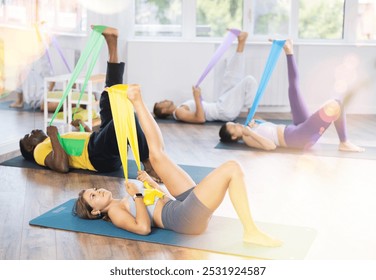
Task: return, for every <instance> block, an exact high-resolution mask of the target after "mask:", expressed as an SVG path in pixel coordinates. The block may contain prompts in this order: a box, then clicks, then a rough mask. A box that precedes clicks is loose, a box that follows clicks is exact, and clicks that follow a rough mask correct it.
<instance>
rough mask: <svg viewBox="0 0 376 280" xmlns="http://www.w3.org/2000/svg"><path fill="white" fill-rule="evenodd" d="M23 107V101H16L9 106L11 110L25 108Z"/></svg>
mask: <svg viewBox="0 0 376 280" xmlns="http://www.w3.org/2000/svg"><path fill="white" fill-rule="evenodd" d="M23 106H24V103H23V101H18V100H17V101H14V102H13V103H11V104H10V105H9V107H10V108H23Z"/></svg>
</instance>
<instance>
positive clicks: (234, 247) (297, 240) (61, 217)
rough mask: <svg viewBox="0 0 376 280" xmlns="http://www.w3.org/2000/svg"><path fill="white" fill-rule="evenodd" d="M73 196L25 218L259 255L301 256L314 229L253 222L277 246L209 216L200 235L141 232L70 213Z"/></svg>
mask: <svg viewBox="0 0 376 280" xmlns="http://www.w3.org/2000/svg"><path fill="white" fill-rule="evenodd" d="M74 201H75V199H71V200H68V201H67V202H65V203H63V204H61V205H59V206H57V207H55V208H53V209H51V210H50V211H48V212H46V213H44V214H42V215H41V216H39V217H37V218H35V219H33V220H31V221H30V222H29V224H30V225H32V226H41V227H47V228H54V229H60V230H67V231H74V232H82V233H88V234H96V235H102V236H108V237H115V238H124V239H130V240H137V241H144V242H151V243H158V244H165V245H172V246H179V247H185V248H192V249H199V250H205V251H211V252H216V253H222V254H230V255H238V256H243V257H252V258H261V259H279V260H281V259H304V258H305V256H306V254H307V252H308V251H309V248H310V246H311V244H312V242H313V241H314V239H315V236H316V232H315V230H313V229H310V228H305V227H297V226H287V225H278V224H268V223H257V225H258V226H259V228H260V229H262V230H264V231H266V232H267V233H268V234H270V235H272V236H274V237H276V238H278V239H280V240H283V242H284V244H283V246H281V247H277V248H268V247H262V246H256V245H250V244H245V243H243V242H242V233H243V230H242V226H241V224H240V221H239V220H237V219H232V218H226V217H218V216H214V217H212V219H211V221H210V223H209V227H208V229H207V231H206V232H205V233H203V234H201V235H185V234H179V233H175V232H173V231H170V230H165V229H159V228H153V229H152V232H151V234H150V235H147V236H143V235H137V234H134V233H130V232H128V231H125V230H122V229H119V228H117V227H115V226H114V225H113V224H112V223H110V222H105V221H103V220H84V219H80V218H78V217H76V216H74V215H73V214H72V207H73V205H74Z"/></svg>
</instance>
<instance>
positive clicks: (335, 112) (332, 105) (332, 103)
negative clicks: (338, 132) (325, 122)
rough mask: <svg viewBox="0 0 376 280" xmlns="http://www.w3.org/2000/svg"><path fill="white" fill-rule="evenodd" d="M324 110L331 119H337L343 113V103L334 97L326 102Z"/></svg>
mask: <svg viewBox="0 0 376 280" xmlns="http://www.w3.org/2000/svg"><path fill="white" fill-rule="evenodd" d="M323 112H324V114H325V116H326V117H328V118H330V120H331V121H335V120H336V119H338V117H339V116H340V114H341V103H340V101H339V100H336V99H332V100H329V101H328V102H326V103H325V104H324V107H323Z"/></svg>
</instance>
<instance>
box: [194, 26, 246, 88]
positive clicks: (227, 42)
mask: <svg viewBox="0 0 376 280" xmlns="http://www.w3.org/2000/svg"><path fill="white" fill-rule="evenodd" d="M240 32H241V31H240V30H238V29H229V30H228V33H227V36H226V37H225V39H224V40H223V42H222V44H221V45H220V46H219V47H218V48H217V50H216V51H215V53H214V55H213V56H212V58H211V60H210V62H209V64H208V66H206V68H205V70H204V72H203V73H202V74H201V77H200V79H198V82H197V83H196V85H195V87H199V86H200V84H201V83H202V81H203V80H204V79H205V77H206V76H207V75H208V73H209V72H210V70H211V69H212V68H213V67H214V65H215V64H217V62H218V61H219V59H220V58H221V56H222V55H223V54H224V53H225V52H226V50H227V49H228V48H229V47H230V46H231V44H232V42H233V41H234V40H235V39H236V38H237V37H238V36H239V34H240Z"/></svg>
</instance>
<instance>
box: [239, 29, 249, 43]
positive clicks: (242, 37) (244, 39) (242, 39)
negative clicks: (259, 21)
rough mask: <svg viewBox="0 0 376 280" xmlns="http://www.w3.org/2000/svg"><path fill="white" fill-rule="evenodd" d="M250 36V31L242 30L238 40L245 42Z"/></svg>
mask: <svg viewBox="0 0 376 280" xmlns="http://www.w3.org/2000/svg"><path fill="white" fill-rule="evenodd" d="M247 38H248V32H245V31H242V32H240V34H239V35H238V42H239V43H240V42H245V41H246V40H247Z"/></svg>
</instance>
